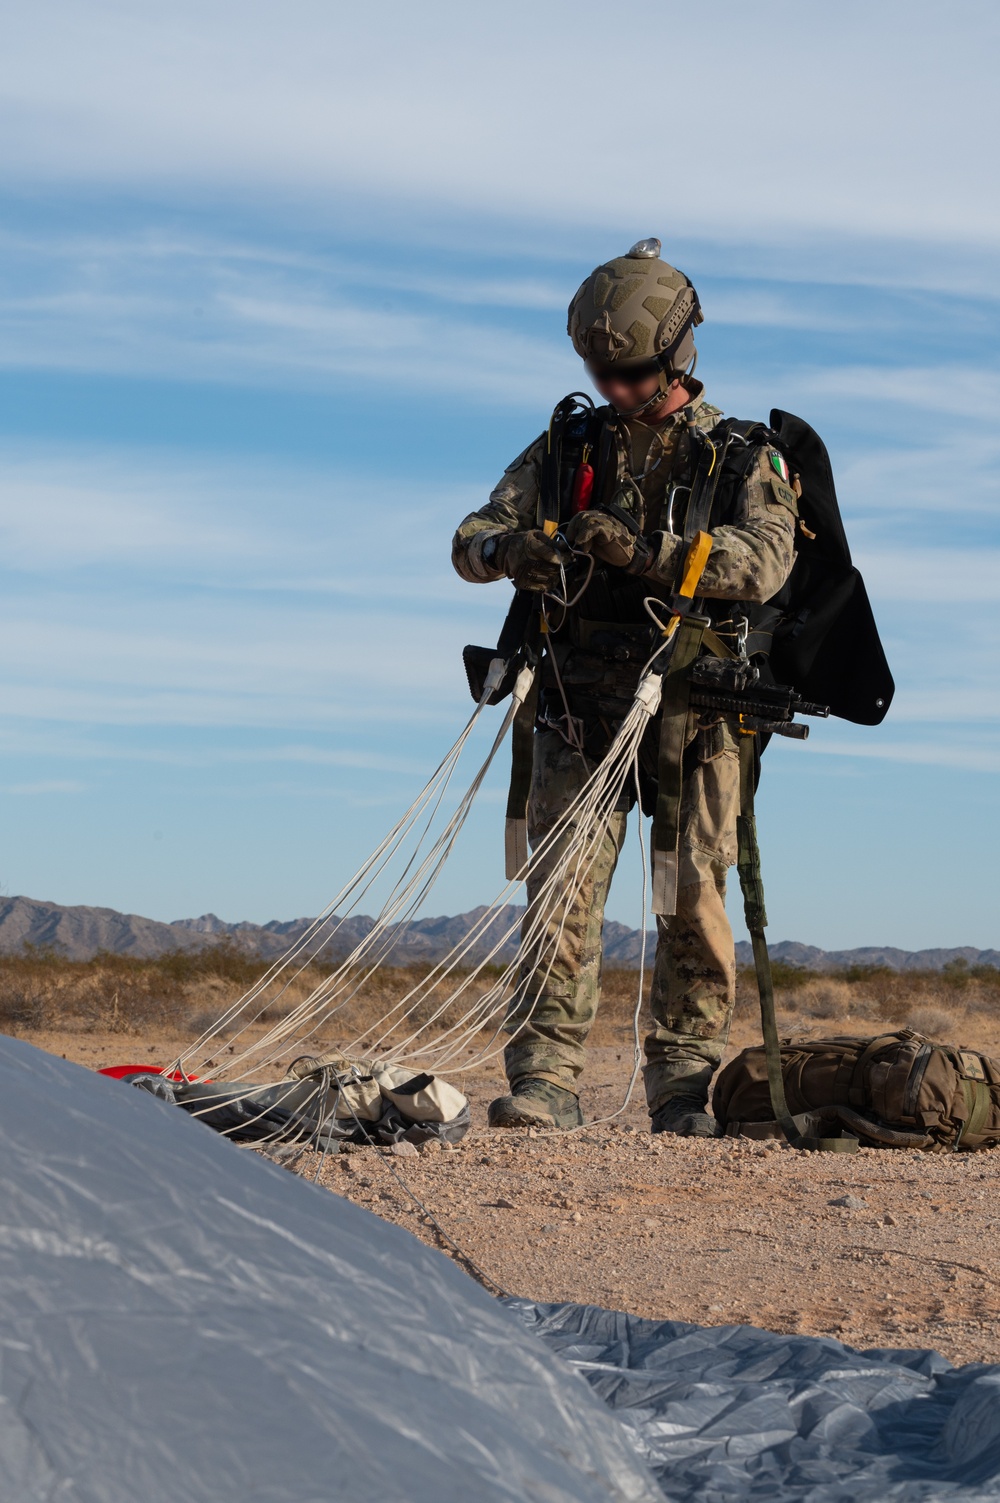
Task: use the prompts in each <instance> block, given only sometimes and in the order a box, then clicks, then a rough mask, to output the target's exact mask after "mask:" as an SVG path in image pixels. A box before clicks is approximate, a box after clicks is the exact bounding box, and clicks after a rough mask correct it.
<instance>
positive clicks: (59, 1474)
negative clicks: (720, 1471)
mask: <svg viewBox="0 0 1000 1503" xmlns="http://www.w3.org/2000/svg"><path fill="white" fill-rule="evenodd" d="M0 1122H2V1124H3V1150H2V1156H0V1319H2V1327H0V1342H2V1346H0V1499H2V1500H3V1503H41V1500H45V1503H167V1500H170V1503H177V1500H178V1499H182V1500H184V1503H219V1500H221V1499H228V1498H233V1499H238V1500H239V1503H331V1500H334V1499H336V1500H340V1499H344V1500H349V1503H424V1500H428V1503H430V1500H433V1503H479V1500H488V1503H500V1500H504V1503H521V1500H523V1499H530V1500H534V1503H580V1500H586V1503H609V1500H611V1499H616V1500H623V1503H624V1500H626V1499H628V1500H634V1503H654V1500H657V1499H658V1497H659V1494H658V1491H657V1489H656V1486H655V1484H654V1483H653V1482H652V1479H651V1478H650V1477H649V1474H648V1473H647V1472H646V1470H645V1468H644V1466H643V1465H642V1463H641V1462H639V1461H637V1460H636V1459H635V1457H634V1456H633V1454H632V1452H631V1450H630V1448H629V1443H628V1439H627V1437H626V1435H625V1432H624V1431H623V1430H621V1428H620V1427H619V1425H618V1423H617V1421H616V1420H615V1419H614V1418H613V1416H612V1415H611V1414H610V1413H609V1412H608V1411H607V1410H606V1409H605V1408H604V1406H603V1405H602V1404H601V1403H600V1402H599V1400H598V1399H596V1398H595V1397H593V1396H592V1395H591V1394H590V1393H589V1392H588V1390H587V1386H586V1384H585V1383H583V1382H582V1381H581V1380H580V1378H578V1377H577V1376H576V1375H575V1374H574V1373H573V1372H572V1371H571V1370H570V1369H569V1368H568V1367H566V1366H565V1364H563V1363H562V1362H560V1360H559V1359H558V1358H557V1357H555V1356H554V1355H552V1354H551V1353H550V1352H548V1351H547V1350H546V1348H545V1347H544V1346H543V1345H542V1343H541V1342H538V1341H536V1339H535V1338H534V1337H533V1336H531V1335H529V1334H528V1332H527V1331H525V1330H524V1328H523V1326H522V1325H521V1324H520V1322H519V1321H517V1320H516V1319H515V1317H514V1316H513V1315H511V1314H510V1313H508V1311H506V1310H504V1309H503V1308H502V1306H500V1305H499V1304H498V1303H497V1302H496V1301H495V1300H493V1299H491V1298H490V1297H489V1296H488V1295H487V1294H486V1293H484V1291H483V1290H481V1289H480V1288H478V1286H477V1285H476V1284H474V1283H473V1282H472V1280H471V1279H469V1278H467V1277H466V1275H465V1274H464V1273H462V1272H460V1270H459V1269H458V1268H456V1267H455V1266H454V1265H453V1264H452V1263H450V1262H449V1260H448V1259H447V1258H445V1257H444V1256H443V1255H442V1254H440V1253H436V1252H434V1251H433V1250H432V1249H431V1248H427V1247H424V1246H423V1244H422V1243H420V1242H419V1241H417V1239H416V1238H414V1237H412V1236H411V1235H410V1234H409V1233H408V1232H405V1231H402V1230H400V1229H399V1228H396V1227H393V1226H390V1225H389V1224H388V1223H386V1222H384V1221H381V1220H379V1218H378V1217H376V1216H372V1215H371V1214H369V1213H368V1212H367V1211H363V1210H360V1209H358V1208H356V1207H355V1206H352V1205H351V1204H350V1203H349V1202H348V1201H346V1200H342V1199H340V1198H339V1197H335V1196H332V1195H330V1194H329V1193H328V1192H327V1191H325V1190H321V1189H319V1188H314V1187H313V1186H312V1185H309V1184H307V1183H305V1182H304V1181H303V1180H301V1179H298V1178H296V1177H295V1176H294V1175H291V1174H289V1173H288V1172H287V1171H286V1170H283V1169H279V1168H277V1167H276V1166H275V1165H273V1164H269V1163H267V1162H266V1161H265V1160H263V1159H262V1158H260V1157H259V1156H258V1155H256V1154H253V1153H250V1152H248V1151H247V1150H246V1149H241V1148H237V1147H235V1146H234V1145H233V1144H231V1143H229V1142H227V1141H226V1140H225V1139H224V1138H220V1137H218V1136H216V1134H215V1133H213V1132H209V1131H206V1129H205V1128H203V1127H202V1126H200V1125H199V1123H197V1122H196V1121H192V1119H191V1118H189V1117H188V1116H186V1115H185V1114H184V1113H183V1112H180V1111H178V1110H177V1108H176V1107H174V1106H169V1105H167V1104H166V1103H164V1102H161V1101H158V1100H156V1099H155V1097H153V1096H150V1095H149V1094H147V1093H145V1092H140V1091H136V1090H134V1089H132V1088H131V1087H130V1086H127V1085H122V1084H121V1083H120V1082H119V1081H115V1080H109V1079H107V1078H104V1077H101V1076H97V1075H93V1074H91V1073H90V1072H89V1071H86V1070H82V1069H80V1068H79V1067H78V1066H76V1065H71V1064H67V1063H66V1062H65V1061H63V1060H58V1059H55V1058H53V1057H52V1056H50V1055H47V1054H43V1053H42V1052H41V1051H40V1050H38V1049H34V1048H32V1047H31V1046H30V1045H28V1044H25V1043H21V1042H19V1041H16V1040H10V1039H0Z"/></svg>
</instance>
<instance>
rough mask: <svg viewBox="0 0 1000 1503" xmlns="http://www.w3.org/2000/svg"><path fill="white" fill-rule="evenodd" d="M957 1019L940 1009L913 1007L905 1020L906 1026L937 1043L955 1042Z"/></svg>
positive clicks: (950, 1013) (952, 1013) (954, 1015)
mask: <svg viewBox="0 0 1000 1503" xmlns="http://www.w3.org/2000/svg"><path fill="white" fill-rule="evenodd" d="M958 1021H959V1020H958V1018H957V1017H956V1014H955V1013H954V1012H945V1011H944V1009H943V1008H940V1007H914V1008H913V1010H912V1011H911V1012H910V1015H909V1017H908V1018H907V1022H906V1026H907V1027H908V1028H913V1029H915V1030H916V1031H917V1033H922V1034H924V1036H925V1037H926V1038H929V1039H936V1040H937V1042H938V1043H942V1044H949V1043H954V1042H955V1027H956V1023H957V1022H958Z"/></svg>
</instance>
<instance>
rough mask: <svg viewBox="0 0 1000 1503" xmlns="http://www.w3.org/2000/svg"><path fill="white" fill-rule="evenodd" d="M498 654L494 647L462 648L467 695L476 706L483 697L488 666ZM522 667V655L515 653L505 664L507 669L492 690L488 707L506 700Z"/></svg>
mask: <svg viewBox="0 0 1000 1503" xmlns="http://www.w3.org/2000/svg"><path fill="white" fill-rule="evenodd" d="M499 656H500V654H499V652H498V651H497V649H496V648H495V647H472V646H471V645H470V646H468V647H463V648H462V662H463V663H464V664H465V676H466V678H467V679H468V681H469V693H470V694H471V695H472V697H473V699H474V700H475V701H476V704H478V703H479V701H480V700H481V699H482V697H483V690H484V689H485V688H486V676H487V674H488V673H489V671H490V664H491V663H492V662H493V659H494V658H496V657H499ZM523 666H524V654H523V653H521V652H516V653H515V654H514V656H513V657H512V658H510V659H509V660H508V662H507V668H506V671H505V672H504V676H503V678H502V679H501V680H500V685H499V687H498V688H496V689H494V691H493V693H492V694H491V695H490V697H489V699H488V700H487V701H486V703H487V704H488V705H498V704H499V703H500V701H501V700H502V699H506V698H507V696H508V694H509V693H510V692H511V690H512V689H513V687H514V682H515V680H516V678H517V675H518V674H519V673H520V671H521V669H522V667H523Z"/></svg>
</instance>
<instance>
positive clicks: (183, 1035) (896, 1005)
mask: <svg viewBox="0 0 1000 1503" xmlns="http://www.w3.org/2000/svg"><path fill="white" fill-rule="evenodd" d="M130 965H131V969H129V966H130ZM199 965H200V967H201V968H200V969H199ZM102 967H103V969H102ZM252 970H253V968H252V964H251V963H250V962H244V961H243V960H241V959H240V958H239V957H237V956H234V955H232V954H231V953H229V958H228V959H226V957H225V955H223V956H222V957H221V958H220V957H216V958H215V959H212V958H211V957H209V958H208V959H206V960H205V961H204V962H192V961H191V960H190V958H188V959H186V960H183V961H182V960H178V961H177V962H176V964H175V966H174V970H173V973H171V970H170V964H168V963H162V964H160V966H159V968H157V964H156V963H145V965H143V964H142V963H138V962H133V963H125V962H120V961H118V960H115V959H114V958H111V957H105V958H104V960H103V961H102V960H101V959H100V958H99V959H98V961H95V962H90V963H88V964H87V965H84V964H77V965H76V966H75V967H72V966H70V965H69V964H68V963H58V962H56V961H55V960H53V959H51V958H48V959H46V958H45V957H37V956H36V957H29V958H28V959H27V960H20V961H13V960H10V959H9V958H8V959H7V960H6V961H4V962H3V963H2V965H0V1027H2V1028H4V1029H5V1031H7V1032H9V1033H17V1034H19V1035H21V1036H23V1037H25V1038H27V1039H29V1040H30V1041H31V1042H33V1043H35V1044H37V1045H39V1046H40V1047H42V1048H45V1049H48V1050H50V1051H52V1052H54V1053H56V1054H60V1055H62V1056H64V1057H65V1058H68V1059H72V1060H75V1061H77V1062H78V1063H80V1064H82V1065H85V1066H87V1067H89V1068H100V1067H101V1066H103V1065H107V1064H115V1063H134V1062H150V1063H165V1062H167V1061H169V1060H170V1059H172V1058H173V1057H175V1056H176V1055H177V1054H178V1053H179V1052H180V1051H181V1050H182V1049H183V1048H185V1047H187V1046H188V1045H189V1044H190V1043H191V1040H192V1037H193V1036H194V1034H196V1033H197V1032H199V1031H200V1029H201V1028H203V1027H204V1026H205V1022H206V1019H207V1018H210V1017H212V1016H215V1015H217V1014H218V1012H220V1011H221V1010H222V1007H223V1006H225V1005H226V1004H227V1002H228V1001H229V1000H231V998H232V997H233V996H235V995H238V993H239V989H240V987H241V986H242V985H244V984H245V983H246V980H247V978H248V976H250V975H252ZM403 979H405V978H400V977H399V976H396V977H392V976H390V977H389V978H388V980H387V982H386V983H385V987H386V990H385V991H383V993H382V994H380V995H379V996H377V997H370V998H369V999H368V1005H369V1006H370V1007H371V1008H372V1009H374V1010H376V1011H377V1009H378V1008H379V1007H380V1006H381V1005H382V1004H383V1003H384V1002H385V1000H386V996H387V995H390V996H391V994H392V988H393V986H394V985H395V986H396V987H397V989H398V986H399V985H400V984H402V980H403ZM307 980H308V978H306V981H304V982H303V985H305V984H306V982H307ZM779 982H780V993H779V1005H780V1016H781V1023H782V1029H783V1031H784V1032H787V1033H795V1034H799V1035H801V1034H806V1033H809V1034H811V1035H812V1036H814V1037H818V1036H822V1035H823V1034H836V1033H855V1034H868V1035H870V1034H873V1033H875V1032H879V1031H882V1030H883V1029H885V1028H886V1027H887V1026H889V1027H891V1026H901V1025H903V1024H906V1025H909V1026H913V1027H916V1028H918V1030H919V1031H921V1032H924V1033H926V1034H928V1035H929V1036H932V1037H939V1038H942V1039H947V1040H949V1041H951V1042H955V1043H960V1044H963V1045H966V1046H968V1047H971V1048H978V1049H982V1050H984V1051H985V1052H987V1053H990V1054H993V1055H998V1056H1000V973H996V972H994V973H992V974H986V973H984V974H982V975H979V974H975V973H967V974H963V973H962V972H961V968H959V969H958V971H956V972H952V973H951V974H950V975H945V976H929V975H928V976H920V975H916V976H913V975H904V976H898V975H896V974H895V973H870V974H867V975H859V976H855V977H851V976H848V977H826V978H824V977H805V978H803V977H801V976H792V977H789V976H787V975H781V976H779ZM634 987H635V977H634V976H633V975H632V974H631V973H627V972H622V973H614V974H612V975H610V976H609V977H607V978H606V986H605V1003H604V1005H603V1013H602V1017H601V1019H600V1021H599V1023H598V1026H597V1028H596V1029H595V1034H594V1037H593V1044H592V1048H591V1050H590V1058H589V1064H588V1070H587V1074H586V1076H585V1079H584V1089H583V1095H582V1102H583V1107H584V1112H585V1115H586V1116H587V1118H588V1122H589V1123H590V1124H591V1125H588V1126H587V1127H586V1128H584V1129H583V1130H581V1131H578V1132H576V1133H572V1134H560V1135H550V1136H547V1135H544V1134H534V1133H531V1132H514V1133H491V1132H489V1131H488V1130H487V1128H486V1126H485V1109H486V1105H487V1103H488V1102H489V1100H490V1099H491V1097H492V1096H493V1095H495V1094H497V1093H499V1092H500V1090H501V1089H502V1080H501V1076H500V1073H499V1070H498V1068H497V1065H496V1063H495V1062H494V1063H491V1064H488V1065H485V1066H481V1067H480V1068H478V1069H477V1070H475V1071H471V1072H468V1073H466V1074H465V1075H464V1076H460V1077H457V1078H456V1084H459V1085H461V1086H462V1088H463V1089H464V1090H465V1091H466V1092H467V1094H468V1096H469V1098H470V1101H471V1103H472V1110H473V1127H472V1130H471V1131H470V1132H469V1134H468V1135H467V1137H466V1138H465V1139H464V1140H463V1142H462V1143H461V1144H460V1145H459V1146H458V1147H457V1148H455V1149H440V1148H437V1147H435V1148H434V1149H433V1150H428V1149H423V1150H421V1151H420V1152H419V1153H418V1152H410V1153H406V1154H402V1155H400V1154H390V1153H386V1152H383V1151H381V1150H376V1149H373V1148H351V1149H350V1150H349V1151H347V1152H342V1153H341V1154H339V1155H327V1156H325V1157H324V1158H321V1157H320V1156H319V1155H317V1154H312V1153H307V1154H304V1155H302V1156H301V1157H299V1158H298V1160H297V1161H296V1162H295V1163H294V1166H293V1172H296V1173H300V1174H302V1175H304V1176H305V1177H307V1178H315V1179H317V1180H318V1182H319V1183H320V1184H321V1185H323V1186H325V1187H326V1188H327V1189H329V1190H330V1191H331V1192H332V1193H335V1194H338V1195H342V1196H346V1197H348V1198H349V1199H351V1200H352V1201H354V1202H355V1203H356V1204H358V1205H361V1206H364V1207H366V1208H367V1209H368V1210H370V1211H372V1212H374V1213H375V1214H376V1215H378V1216H381V1217H383V1218H384V1219H386V1220H388V1221H392V1222H395V1223H397V1224H398V1225H401V1226H405V1227H406V1228H408V1229H409V1230H410V1231H412V1232H413V1233H414V1234H415V1235H416V1236H418V1237H421V1238H422V1239H423V1240H424V1241H426V1242H428V1243H430V1244H432V1245H437V1246H440V1247H442V1248H443V1249H444V1250H445V1251H448V1252H450V1253H451V1254H452V1255H455V1254H454V1249H453V1248H452V1247H451V1246H450V1243H454V1244H456V1245H457V1247H458V1248H459V1249H461V1252H462V1253H463V1254H464V1255H465V1257H466V1258H467V1259H470V1260H471V1262H472V1263H473V1264H474V1265H475V1267H476V1268H477V1269H478V1270H479V1271H480V1273H481V1275H482V1276H483V1277H484V1280H485V1281H486V1282H487V1285H488V1287H499V1288H501V1289H503V1290H506V1291H509V1292H510V1293H513V1294H518V1295H522V1296H525V1297H530V1298H532V1299H538V1300H576V1301H582V1302H590V1303H597V1304H601V1305H605V1306H609V1307H612V1308H616V1309H622V1310H629V1311H633V1312H636V1313H638V1314H641V1315H645V1316H649V1317H653V1318H667V1319H672V1320H680V1321H691V1322H695V1323H698V1324H702V1325H728V1324H733V1323H748V1324H752V1325H756V1326H762V1327H765V1328H767V1329H769V1330H775V1331H795V1332H804V1333H808V1334H810V1335H816V1336H835V1337H837V1338H838V1339H839V1340H842V1341H845V1342H847V1343H848V1344H850V1345H852V1346H856V1347H861V1348H867V1347H934V1348H935V1349H937V1350H938V1351H940V1352H942V1353H943V1354H944V1355H945V1356H946V1357H948V1358H949V1359H950V1360H951V1361H953V1362H956V1363H964V1362H998V1361H1000V1236H998V1232H1000V1205H998V1199H997V1194H998V1190H1000V1151H989V1152H982V1153H959V1154H924V1153H914V1152H908V1151H907V1152H893V1151H887V1150H876V1149H862V1150H861V1152H860V1153H858V1154H857V1155H851V1156H848V1155H842V1154H805V1153H799V1152H796V1151H795V1150H793V1149H791V1148H788V1147H787V1146H785V1145H779V1144H770V1143H769V1144H762V1143H754V1142H750V1141H746V1140H736V1139H721V1140H716V1141H692V1140H683V1139H676V1138H671V1137H664V1136H660V1137H656V1138H653V1137H651V1136H650V1135H649V1133H648V1131H647V1130H646V1129H647V1118H646V1115H645V1110H644V1104H643V1101H642V1091H641V1082H640V1084H639V1086H638V1087H637V1090H636V1092H635V1094H634V1096H633V1099H632V1102H631V1104H630V1105H629V1106H628V1107H627V1108H626V1110H625V1111H624V1112H622V1113H621V1114H620V1115H618V1116H616V1117H615V1118H614V1120H613V1121H601V1120H600V1119H602V1118H606V1117H608V1116H610V1115H611V1114H612V1113H614V1112H616V1111H617V1109H618V1108H619V1107H620V1105H621V1102H622V1099H623V1096H624V1092H625V1088H626V1085H627V1083H628V1077H629V1073H630V1070H631V1064H632V1047H631V1022H630V1010H631V1006H632V997H633V995H634ZM755 1001H756V999H755V997H754V995H753V989H752V982H751V980H750V978H746V977H744V978H741V997H740V1003H739V1005H738V1009H737V1017H736V1021H735V1024H734V1029H733V1036H732V1040H731V1043H730V1046H729V1050H728V1053H727V1058H729V1057H731V1056H732V1054H733V1053H735V1052H736V1051H738V1050H739V1049H741V1048H743V1047H745V1046H746V1045H747V1044H750V1043H755V1042H757V1039H758V1034H757V1032H756V1028H755V1019H754V1012H753V1008H754V1006H755ZM327 1042H334V1040H332V1039H331V1040H328V1041H327ZM212 1047H213V1049H214V1051H215V1053H214V1056H213V1057H214V1058H216V1060H221V1059H222V1058H224V1055H225V1052H226V1050H227V1049H228V1047H229V1045H228V1044H227V1043H226V1042H225V1039H224V1038H223V1039H219V1040H215V1041H213V1044H212ZM122 1089H127V1087H124V1086H123V1087H122ZM407 1146H408V1147H409V1145H407ZM246 1151H251V1150H246V1149H235V1148H234V1152H246ZM442 1233H443V1234H444V1236H443V1237H442Z"/></svg>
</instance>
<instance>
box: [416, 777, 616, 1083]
mask: <svg viewBox="0 0 1000 1503" xmlns="http://www.w3.org/2000/svg"><path fill="white" fill-rule="evenodd" d="M622 781H624V780H622ZM620 791H621V784H620V783H619V784H618V786H617V787H615V788H614V789H613V790H612V795H613V796H612V797H610V798H609V799H608V800H607V803H606V807H605V810H604V812H603V813H600V812H599V813H598V815H597V816H596V818H595V819H594V821H593V823H592V825H591V828H590V831H589V832H588V838H587V839H586V841H585V843H580V844H579V845H578V846H577V848H576V855H577V861H576V869H575V871H574V873H573V875H572V877H570V878H569V880H568V881H566V880H565V875H566V866H565V864H564V865H563V866H562V867H560V868H559V869H558V870H557V871H556V872H555V873H554V874H553V883H552V900H551V901H550V902H549V904H548V905H547V906H546V907H545V908H544V909H542V910H541V911H540V912H539V915H538V922H537V924H536V926H535V930H534V932H532V933H530V934H529V935H527V936H526V937H525V939H524V941H522V946H521V951H520V954H521V956H522V957H525V958H526V955H527V954H532V955H533V961H534V963H533V965H532V968H531V971H530V985H531V988H532V990H533V991H534V992H535V1000H534V1002H533V1003H532V1005H531V1007H530V1008H529V1009H528V1012H527V1014H526V1019H528V1018H530V1017H531V1016H532V1014H533V1012H534V1009H535V1007H536V1006H537V1005H538V1000H539V998H540V997H541V995H542V993H543V992H544V989H545V986H546V985H547V983H548V981H549V979H550V976H551V973H552V968H553V966H554V965H555V962H556V959H557V957H558V955H559V950H560V947H561V945H562V942H563V937H564V934H565V928H566V923H567V921H568V919H569V916H570V912H571V910H572V907H573V904H574V902H575V900H576V899H577V898H578V896H579V894H580V892H581V890H582V888H583V885H584V883H585V882H586V880H587V878H588V877H589V875H590V872H591V869H592V868H593V865H594V862H595V861H596V860H597V857H598V855H599V854H600V850H601V847H602V845H603V843H604V841H605V839H606V838H607V833H608V829H609V826H610V821H611V817H612V815H613V814H614V812H615V809H616V806H617V803H618V797H619V795H620ZM556 912H558V913H559V914H560V918H559V925H558V928H557V929H556V931H555V932H554V933H553V934H550V935H548V936H547V938H545V940H544V943H543V944H541V945H540V946H538V948H537V949H536V945H537V942H538V940H539V939H540V938H542V936H544V935H545V932H546V931H547V930H548V928H549V926H550V924H551V921H552V919H553V917H554V915H555V913H556ZM546 957H547V958H546ZM520 969H522V970H524V971H526V970H527V966H526V965H525V964H524V962H523V959H522V965H521V967H520ZM525 984H527V977H526V978H525ZM504 1002H505V999H498V1000H497V1003H496V1005H495V1006H494V1007H492V1008H491V1009H489V1010H488V1011H487V1010H486V1009H483V1008H482V1007H480V1009H479V1011H478V1016H477V1015H476V1010H475V1009H470V1013H469V1014H467V1015H466V1020H461V1019H460V1020H459V1021H458V1023H456V1024H455V1025H453V1028H452V1029H448V1030H446V1031H445V1032H444V1033H443V1034H441V1035H438V1036H437V1037H436V1038H435V1039H434V1040H433V1041H432V1043H430V1044H429V1045H428V1046H426V1047H425V1048H424V1049H423V1050H421V1051H420V1053H419V1058H420V1059H421V1060H426V1061H427V1066H426V1067H427V1068H428V1069H429V1068H431V1066H432V1065H433V1069H434V1071H435V1073H437V1074H445V1073H447V1072H448V1069H449V1067H450V1066H452V1061H453V1060H454V1059H456V1058H457V1057H459V1056H460V1055H461V1056H462V1059H461V1064H460V1065H459V1066H458V1067H457V1068H460V1069H463V1070H466V1069H471V1068H473V1066H474V1065H477V1064H482V1063H484V1062H485V1061H486V1060H487V1059H489V1058H493V1057H494V1056H495V1055H496V1054H497V1053H499V1052H500V1051H499V1048H495V1047H494V1044H495V1040H496V1036H497V1034H496V1032H494V1035H493V1037H492V1038H491V1039H490V1040H489V1041H488V1042H487V1043H486V1044H485V1046H481V1047H480V1049H479V1050H477V1051H476V1053H475V1055H474V1057H473V1058H472V1059H469V1058H468V1056H465V1055H464V1054H463V1050H464V1048H465V1047H466V1045H468V1044H471V1042H472V1040H473V1039H474V1038H475V1037H476V1036H477V1035H478V1034H479V1033H481V1031H482V1029H483V1028H484V1027H485V1026H486V1025H487V1024H488V1023H489V1022H490V1021H491V1019H492V1017H494V1016H496V1015H497V1012H498V1011H499V1009H500V1008H502V1007H504ZM463 1021H466V1027H465V1028H464V1029H463V1030H462V1032H461V1033H459V1035H458V1037H457V1038H455V1039H453V1040H452V1041H451V1044H450V1047H447V1048H446V1047H445V1041H446V1040H447V1039H448V1036H449V1034H451V1033H454V1032H455V1030H456V1029H458V1028H460V1027H461V1024H462V1022H463ZM498 1031H499V1030H498ZM501 1047H502V1046H501Z"/></svg>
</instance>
